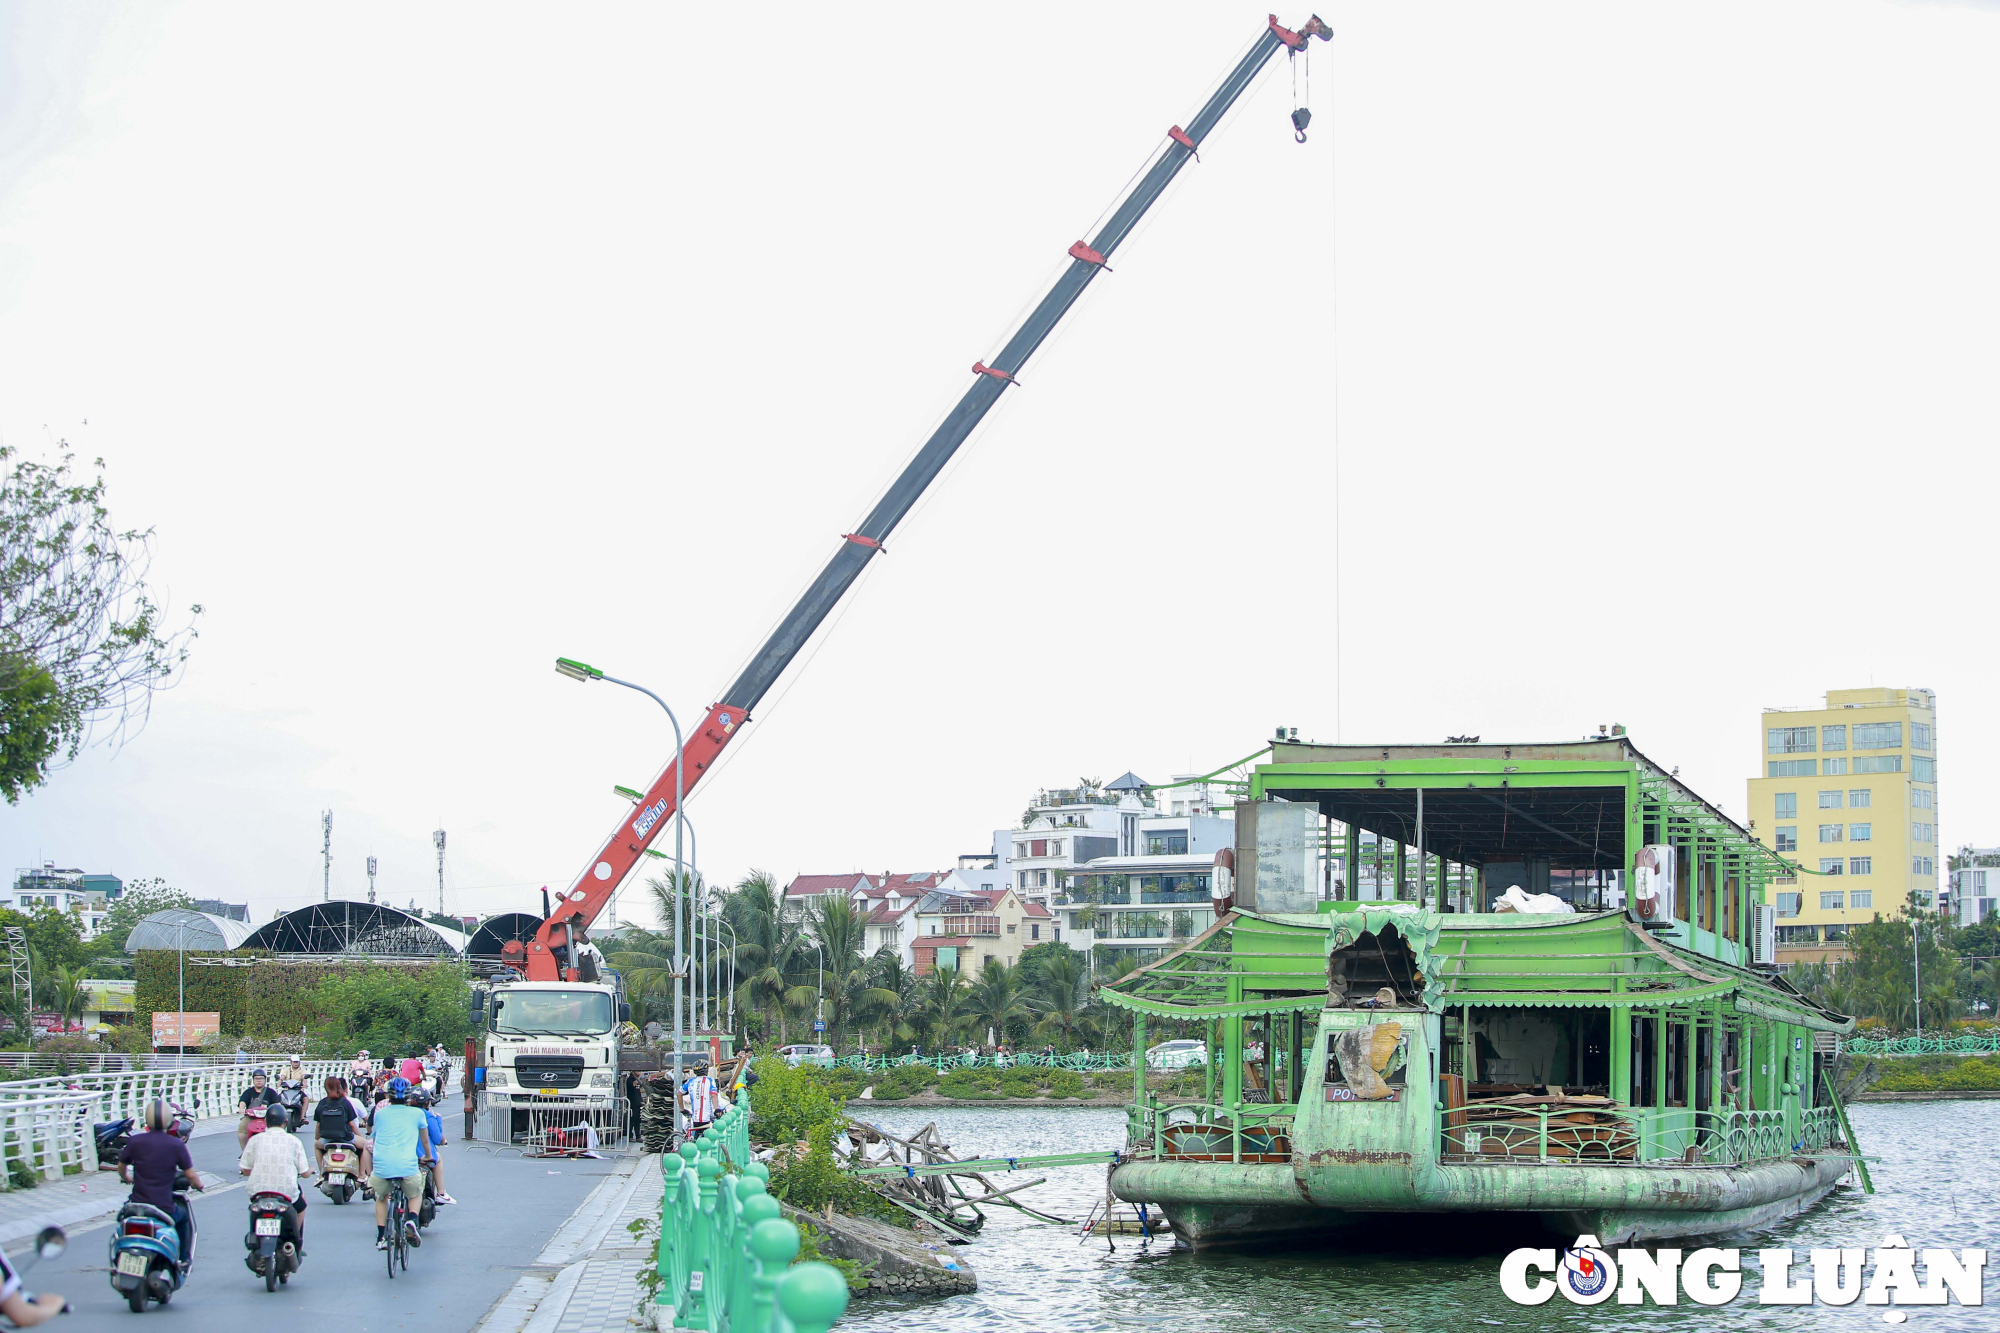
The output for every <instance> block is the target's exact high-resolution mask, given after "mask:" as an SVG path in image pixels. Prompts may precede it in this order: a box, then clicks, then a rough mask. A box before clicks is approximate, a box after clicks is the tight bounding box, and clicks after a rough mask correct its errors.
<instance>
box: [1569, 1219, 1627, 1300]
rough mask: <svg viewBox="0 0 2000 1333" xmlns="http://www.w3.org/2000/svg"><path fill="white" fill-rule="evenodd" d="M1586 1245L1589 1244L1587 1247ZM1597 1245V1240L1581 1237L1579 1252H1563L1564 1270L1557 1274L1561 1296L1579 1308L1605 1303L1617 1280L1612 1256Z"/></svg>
mask: <svg viewBox="0 0 2000 1333" xmlns="http://www.w3.org/2000/svg"><path fill="white" fill-rule="evenodd" d="M1585 1241H1589V1242H1590V1244H1589V1245H1588V1246H1586V1245H1585V1244H1584V1242H1585ZM1596 1245H1597V1237H1595V1236H1578V1237H1577V1238H1576V1248H1575V1249H1573V1250H1564V1251H1563V1257H1562V1267H1560V1268H1558V1269H1557V1270H1556V1283H1557V1285H1558V1286H1560V1287H1561V1288H1562V1294H1563V1295H1565V1296H1567V1297H1569V1298H1570V1300H1572V1301H1574V1302H1576V1304H1578V1305H1596V1304H1597V1303H1598V1302H1599V1301H1602V1300H1604V1299H1605V1298H1606V1297H1608V1296H1609V1295H1611V1289H1612V1287H1613V1285H1615V1283H1616V1280H1617V1277H1618V1269H1617V1266H1616V1265H1614V1264H1613V1263H1612V1262H1611V1256H1610V1255H1608V1254H1606V1253H1605V1252H1604V1251H1603V1250H1600V1249H1597V1248H1596Z"/></svg>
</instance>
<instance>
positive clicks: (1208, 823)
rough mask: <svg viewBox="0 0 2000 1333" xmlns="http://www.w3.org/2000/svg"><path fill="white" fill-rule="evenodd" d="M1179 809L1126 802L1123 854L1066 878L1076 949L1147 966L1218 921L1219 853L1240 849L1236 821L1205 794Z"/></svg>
mask: <svg viewBox="0 0 2000 1333" xmlns="http://www.w3.org/2000/svg"><path fill="white" fill-rule="evenodd" d="M1168 790H1173V789H1168ZM1192 790H1199V789H1187V788H1183V789H1179V791H1181V792H1182V793H1186V792H1189V791H1192ZM1162 794H1163V795H1164V794H1166V792H1164V791H1163V793H1162ZM1177 805H1178V809H1179V813H1174V814H1162V813H1160V811H1159V810H1158V809H1157V808H1149V807H1142V806H1140V805H1139V804H1138V802H1137V800H1136V798H1135V799H1134V800H1133V801H1132V803H1131V804H1121V805H1120V806H1119V807H1118V814H1119V816H1120V827H1119V839H1118V850H1117V852H1115V853H1113V854H1112V855H1109V856H1099V857H1094V858H1092V859H1091V860H1089V861H1088V862H1085V863H1084V864H1082V865H1079V866H1076V867H1073V868H1072V869H1070V870H1068V871H1066V872H1065V873H1064V875H1063V878H1062V881H1061V893H1060V896H1059V897H1058V898H1057V899H1056V903H1055V909H1056V911H1057V913H1058V914H1059V915H1060V918H1061V921H1062V924H1063V928H1064V938H1065V939H1067V940H1068V942H1069V943H1070V945H1071V947H1073V948H1077V949H1085V950H1090V951H1091V952H1092V953H1093V954H1094V955H1095V956H1097V957H1099V958H1100V959H1111V958H1116V957H1119V956H1121V955H1129V956H1131V957H1133V958H1135V959H1137V960H1138V961H1140V962H1141V963H1145V962H1151V961H1152V960H1153V959H1155V958H1158V957H1160V956H1161V955H1162V954H1164V953H1167V952H1169V951H1171V950H1173V949H1176V948H1179V947H1180V946H1181V945H1182V944H1184V943H1186V942H1187V941H1188V940H1190V939H1192V938H1194V937H1195V936H1196V935H1199V934H1200V933H1201V932H1202V931H1204V930H1207V929H1208V928H1209V927H1210V926H1211V925H1213V924H1215V912H1214V909H1213V908H1212V907H1211V906H1210V905H1209V902H1210V883H1211V879H1212V875H1213V871H1214V866H1215V854H1216V853H1217V852H1219V851H1221V850H1222V849H1224V848H1225V847H1233V846H1235V843H1236V821H1235V819H1234V818H1232V817H1226V816H1223V815H1219V814H1216V813H1215V808H1214V805H1213V804H1212V803H1211V802H1210V801H1209V799H1208V798H1207V795H1206V793H1205V792H1203V794H1202V795H1200V796H1191V795H1186V794H1183V795H1181V796H1180V798H1179V800H1178V802H1177Z"/></svg>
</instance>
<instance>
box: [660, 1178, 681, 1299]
mask: <svg viewBox="0 0 2000 1333" xmlns="http://www.w3.org/2000/svg"><path fill="white" fill-rule="evenodd" d="M681 1185H682V1181H681V1159H680V1158H678V1157H674V1156H671V1155H666V1156H662V1157H661V1158H660V1242H659V1247H658V1258H657V1259H656V1260H655V1262H654V1268H655V1269H656V1271H657V1272H658V1273H659V1275H660V1286H659V1289H658V1290H657V1291H656V1292H655V1293H654V1295H653V1304H654V1306H655V1307H665V1308H666V1309H667V1310H669V1311H672V1310H674V1309H675V1306H674V1296H675V1293H676V1292H677V1291H678V1290H679V1287H678V1286H676V1285H675V1283H674V1255H675V1252H676V1249H677V1247H678V1239H679V1237H678V1232H677V1228H678V1227H679V1225H680V1214H679V1200H680V1192H681ZM669 1318H670V1319H671V1318H673V1316H671V1315H670V1316H669Z"/></svg>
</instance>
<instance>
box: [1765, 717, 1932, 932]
mask: <svg viewBox="0 0 2000 1333" xmlns="http://www.w3.org/2000/svg"><path fill="white" fill-rule="evenodd" d="M1759 740H1760V742H1761V745H1760V748H1761V749H1762V751H1763V754H1762V756H1761V759H1760V762H1759V764H1758V770H1759V776H1757V777H1754V778H1751V779H1750V828H1751V831H1752V832H1753V833H1755V834H1756V836H1757V840H1758V841H1759V842H1761V843H1763V844H1764V845H1765V846H1766V847H1769V848H1771V850H1773V851H1775V852H1779V853H1781V854H1782V855H1783V856H1784V857H1785V859H1786V860H1788V861H1795V862H1797V863H1798V864H1799V865H1800V866H1801V867H1803V868H1804V869H1805V870H1806V871H1808V872H1815V871H1816V872H1818V873H1806V874H1801V875H1793V876H1781V877H1779V878H1778V879H1777V880H1775V881H1774V882H1773V883H1772V885H1771V888H1770V890H1769V893H1770V894H1771V901H1772V902H1774V903H1775V904H1776V906H1777V909H1778V961H1779V962H1780V963H1805V962H1816V961H1819V960H1821V959H1826V958H1839V957H1842V956H1844V954H1845V952H1846V950H1845V946H1844V945H1843V944H1842V940H1843V939H1845V938H1846V934H1847V930H1848V928H1849V927H1850V926H1854V925H1858V924H1860V923H1862V922H1865V921H1868V920H1869V919H1871V918H1872V917H1874V916H1876V915H1878V914H1879V915H1881V916H1883V917H1885V918H1886V917H1892V916H1900V915H1901V914H1902V911H1903V907H1904V904H1905V903H1906V902H1907V901H1908V900H1909V895H1910V893H1911V892H1912V891H1915V893H1916V895H1917V902H1918V903H1919V905H1921V906H1924V907H1933V906H1935V905H1936V903H1937V888H1938V878H1937V876H1938V867H1939V865H1940V864H1941V863H1942V862H1943V860H1944V854H1943V852H1942V851H1941V850H1940V849H1939V848H1938V845H1937V696H1936V695H1935V694H1933V693H1932V692H1931V691H1929V690H1890V689H1867V690H1828V691H1827V693H1826V706H1825V707H1824V708H1772V709H1766V710H1765V712H1764V725H1763V728H1762V730H1761V731H1760V732H1759Z"/></svg>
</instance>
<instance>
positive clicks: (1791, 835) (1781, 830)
mask: <svg viewBox="0 0 2000 1333" xmlns="http://www.w3.org/2000/svg"><path fill="white" fill-rule="evenodd" d="M1798 849H1799V826H1798V825H1797V824H1780V825H1778V846H1777V850H1778V851H1781V852H1796V851H1797V850H1798Z"/></svg>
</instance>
